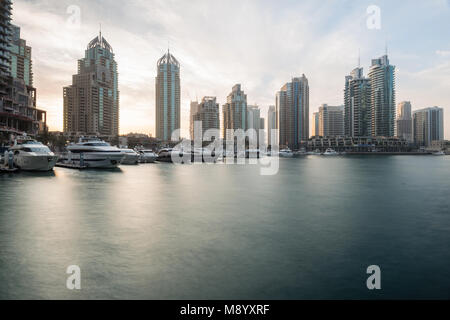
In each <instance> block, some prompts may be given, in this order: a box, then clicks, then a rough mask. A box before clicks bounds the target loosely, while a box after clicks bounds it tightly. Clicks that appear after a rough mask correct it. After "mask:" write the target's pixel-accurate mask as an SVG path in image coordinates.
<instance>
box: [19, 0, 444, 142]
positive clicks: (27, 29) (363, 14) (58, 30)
mask: <svg viewBox="0 0 450 320" xmlns="http://www.w3.org/2000/svg"><path fill="white" fill-rule="evenodd" d="M373 6H376V7H375V9H374V7H373ZM377 8H378V9H379V11H378V9H377ZM378 13H379V14H378ZM13 23H14V24H16V25H18V26H20V27H21V37H22V38H24V39H25V40H26V41H27V44H28V45H30V46H31V47H32V55H33V56H32V57H33V72H34V86H35V87H36V88H37V104H38V108H40V109H44V110H47V118H48V125H49V128H50V130H53V131H54V130H62V121H63V120H62V119H63V96H62V93H63V87H64V86H67V85H70V84H71V81H72V75H73V74H75V73H76V70H77V60H78V59H81V58H83V57H84V50H85V49H86V46H87V44H88V42H89V41H90V40H92V39H93V38H95V37H96V36H97V35H98V33H99V29H100V24H101V30H102V35H103V36H104V37H105V39H106V40H107V41H108V42H109V43H110V44H111V46H112V47H113V50H114V53H115V59H116V61H117V63H118V70H119V90H120V133H121V134H125V133H128V132H141V133H147V134H152V135H154V133H155V131H154V127H155V124H154V123H155V76H156V62H157V60H158V59H159V58H160V57H161V56H162V55H163V54H164V53H165V52H166V51H167V48H168V46H169V47H170V52H171V53H172V54H173V55H174V56H175V57H176V58H177V60H178V61H179V62H180V64H181V134H182V136H185V137H187V136H188V132H189V106H190V101H191V100H196V99H197V98H198V99H199V100H200V99H201V98H202V97H203V96H216V97H217V100H218V102H219V104H220V106H221V108H222V105H223V104H224V103H225V102H226V97H227V95H228V94H229V93H230V91H231V88H232V86H233V85H234V84H236V83H240V84H241V85H242V89H243V90H244V91H245V93H246V94H247V102H248V104H252V105H253V104H257V105H258V106H260V108H261V111H262V116H264V117H266V116H267V110H268V107H269V106H270V105H274V104H275V94H276V92H277V91H278V90H279V89H280V88H281V87H282V86H283V85H284V84H285V83H286V82H288V81H290V80H291V78H292V77H296V76H301V75H302V74H305V75H306V77H307V78H308V80H309V86H310V117H312V113H313V112H315V111H317V110H318V108H319V106H320V105H321V104H324V103H326V104H328V105H342V104H343V89H344V83H345V82H344V79H345V76H346V75H348V74H349V73H350V72H351V70H352V69H354V68H355V67H357V66H358V57H359V56H360V61H361V66H362V67H364V73H365V74H366V75H367V74H368V70H369V66H370V63H371V59H374V58H378V57H380V56H382V55H383V54H384V53H385V52H386V48H387V51H388V54H389V59H390V62H391V64H393V65H395V66H396V87H397V94H396V100H397V102H400V101H411V103H412V108H413V110H415V109H420V108H425V107H431V106H440V107H443V108H444V114H445V127H446V128H447V130H445V137H446V139H450V0H427V1H419V0H406V1H392V0H387V1H376V0H370V1H365V0H325V1H316V0H278V1H275V0H271V1H269V0H239V1H237V0H227V1H223V0H189V1H186V0H127V1H126V2H124V1H118V0H79V1H76V0H70V1H67V0H15V1H13ZM310 127H311V126H310Z"/></svg>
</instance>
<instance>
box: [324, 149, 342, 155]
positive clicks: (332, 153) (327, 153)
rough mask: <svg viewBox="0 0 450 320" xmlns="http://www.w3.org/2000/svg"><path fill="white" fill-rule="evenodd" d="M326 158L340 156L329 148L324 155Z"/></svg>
mask: <svg viewBox="0 0 450 320" xmlns="http://www.w3.org/2000/svg"><path fill="white" fill-rule="evenodd" d="M323 155H324V156H337V155H339V153H337V152H336V151H334V150H333V149H331V148H328V149H327V150H325V152H324V153H323Z"/></svg>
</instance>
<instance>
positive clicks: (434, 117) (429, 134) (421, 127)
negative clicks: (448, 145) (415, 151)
mask: <svg viewBox="0 0 450 320" xmlns="http://www.w3.org/2000/svg"><path fill="white" fill-rule="evenodd" d="M413 129H414V142H415V143H416V144H417V145H419V146H429V145H431V143H432V142H433V141H442V140H444V109H443V108H439V107H432V108H425V109H421V110H416V111H414V113H413Z"/></svg>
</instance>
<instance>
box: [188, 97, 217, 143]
mask: <svg viewBox="0 0 450 320" xmlns="http://www.w3.org/2000/svg"><path fill="white" fill-rule="evenodd" d="M192 106H193V105H192V103H191V110H192ZM194 108H195V104H194ZM193 111H195V113H193V115H192V120H193V122H194V124H195V122H196V121H199V122H201V123H202V133H201V134H202V137H203V135H204V134H205V132H206V131H207V130H209V129H217V130H219V129H220V115H219V104H218V103H217V102H216V97H203V99H202V102H201V103H200V104H198V103H197V106H196V108H195V110H193ZM194 129H195V126H194ZM202 137H196V136H195V130H193V133H192V138H191V139H192V140H194V139H195V138H198V139H201V138H202ZM216 138H219V137H216Z"/></svg>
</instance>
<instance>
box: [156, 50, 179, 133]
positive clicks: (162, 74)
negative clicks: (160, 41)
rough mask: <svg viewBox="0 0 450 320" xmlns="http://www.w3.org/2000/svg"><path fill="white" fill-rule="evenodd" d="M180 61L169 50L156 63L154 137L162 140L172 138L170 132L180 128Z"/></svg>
mask: <svg viewBox="0 0 450 320" xmlns="http://www.w3.org/2000/svg"><path fill="white" fill-rule="evenodd" d="M180 94H181V88H180V63H179V62H178V60H177V59H175V57H174V56H173V55H172V54H171V53H170V52H169V51H167V53H166V54H165V55H164V56H162V57H161V58H160V59H159V60H158V63H157V76H156V103H155V107H156V112H155V114H156V124H155V128H156V138H157V139H160V140H162V141H169V140H178V139H179V134H176V135H175V137H174V139H172V133H174V131H175V130H179V129H180Z"/></svg>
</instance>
